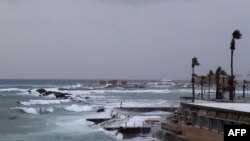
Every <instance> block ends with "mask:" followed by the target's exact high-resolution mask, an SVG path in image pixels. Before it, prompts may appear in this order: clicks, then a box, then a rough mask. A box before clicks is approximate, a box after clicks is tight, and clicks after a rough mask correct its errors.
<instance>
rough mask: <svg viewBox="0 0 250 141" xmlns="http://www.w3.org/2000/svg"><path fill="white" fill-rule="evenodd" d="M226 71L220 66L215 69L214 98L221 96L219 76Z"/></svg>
mask: <svg viewBox="0 0 250 141" xmlns="http://www.w3.org/2000/svg"><path fill="white" fill-rule="evenodd" d="M226 74H227V73H226V72H225V70H223V69H222V68H221V67H220V66H219V67H218V68H217V69H216V71H215V77H216V99H221V98H222V93H221V92H220V76H221V75H226Z"/></svg>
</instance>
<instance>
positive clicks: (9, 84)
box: [0, 80, 192, 141]
mask: <svg viewBox="0 0 250 141" xmlns="http://www.w3.org/2000/svg"><path fill="white" fill-rule="evenodd" d="M98 82H99V80H0V141H122V140H128V141H129V140H134V141H140V140H141V141H145V140H154V139H152V138H151V137H137V138H132V139H123V138H122V135H120V134H117V133H116V132H115V131H105V130H104V129H103V128H102V127H101V126H99V125H94V124H93V123H91V122H89V121H86V119H87V118H101V117H110V113H111V111H112V109H113V108H114V107H120V106H121V104H122V106H123V107H150V106H159V107H164V106H173V105H178V104H179V102H180V97H182V96H191V93H192V89H191V88H189V87H177V86H176V87H171V88H164V89H153V88H151V89H150V88H121V87H114V88H102V87H93V86H95V84H97V83H98ZM128 82H133V83H147V82H150V81H146V80H128ZM186 82H188V81H179V82H178V83H186ZM39 88H44V89H46V90H47V91H58V92H64V93H69V94H72V95H71V98H68V99H56V98H55V97H54V96H52V95H50V96H40V94H39V93H38V92H36V90H37V89H39ZM29 90H30V92H29ZM100 108H104V109H105V112H101V113H99V112H97V110H98V109H100ZM159 112H160V111H158V113H159ZM156 113H157V112H156ZM151 115H154V113H151Z"/></svg>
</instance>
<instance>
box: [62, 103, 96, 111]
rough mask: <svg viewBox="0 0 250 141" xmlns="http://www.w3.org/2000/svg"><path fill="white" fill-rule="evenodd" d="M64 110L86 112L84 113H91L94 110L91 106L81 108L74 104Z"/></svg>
mask: <svg viewBox="0 0 250 141" xmlns="http://www.w3.org/2000/svg"><path fill="white" fill-rule="evenodd" d="M64 110H66V111H70V112H84V111H91V110H93V108H92V107H91V106H87V105H85V106H81V105H77V104H72V105H70V106H66V107H64Z"/></svg>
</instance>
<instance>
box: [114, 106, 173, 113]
mask: <svg viewBox="0 0 250 141" xmlns="http://www.w3.org/2000/svg"><path fill="white" fill-rule="evenodd" d="M115 109H116V110H120V111H129V112H152V111H165V112H174V111H175V110H176V109H177V107H120V108H115Z"/></svg>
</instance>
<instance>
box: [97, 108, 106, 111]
mask: <svg viewBox="0 0 250 141" xmlns="http://www.w3.org/2000/svg"><path fill="white" fill-rule="evenodd" d="M104 111H105V110H104V108H100V109H98V110H97V111H96V112H104Z"/></svg>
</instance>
